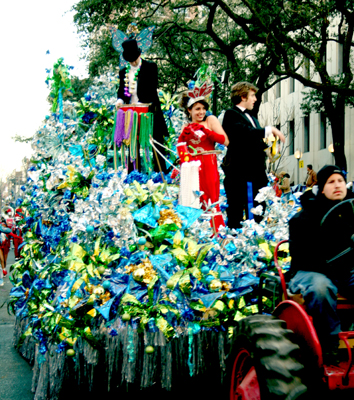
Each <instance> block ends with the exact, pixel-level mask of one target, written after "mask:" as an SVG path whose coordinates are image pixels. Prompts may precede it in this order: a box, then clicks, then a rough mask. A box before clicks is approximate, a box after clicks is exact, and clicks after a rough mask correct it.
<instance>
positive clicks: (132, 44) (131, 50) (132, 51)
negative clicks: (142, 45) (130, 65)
mask: <svg viewBox="0 0 354 400" xmlns="http://www.w3.org/2000/svg"><path fill="white" fill-rule="evenodd" d="M122 47H123V50H124V51H123V58H124V59H125V60H126V61H128V62H133V61H135V60H136V59H137V58H138V57H139V56H140V54H141V50H140V49H139V47H138V42H137V41H136V40H135V39H128V40H125V41H124V42H123V43H122Z"/></svg>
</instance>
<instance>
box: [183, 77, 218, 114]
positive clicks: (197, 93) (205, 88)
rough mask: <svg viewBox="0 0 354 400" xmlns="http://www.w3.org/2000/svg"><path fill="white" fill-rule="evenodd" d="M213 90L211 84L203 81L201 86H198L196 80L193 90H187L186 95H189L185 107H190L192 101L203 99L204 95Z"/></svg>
mask: <svg viewBox="0 0 354 400" xmlns="http://www.w3.org/2000/svg"><path fill="white" fill-rule="evenodd" d="M212 90H213V84H211V85H208V83H207V82H204V83H203V84H202V86H200V87H199V86H198V82H196V84H195V86H194V88H193V90H189V91H188V92H187V96H188V97H189V100H188V103H187V107H188V108H189V107H191V106H192V105H193V104H194V103H196V102H198V101H200V100H205V97H206V96H208V94H210V93H211V92H212Z"/></svg>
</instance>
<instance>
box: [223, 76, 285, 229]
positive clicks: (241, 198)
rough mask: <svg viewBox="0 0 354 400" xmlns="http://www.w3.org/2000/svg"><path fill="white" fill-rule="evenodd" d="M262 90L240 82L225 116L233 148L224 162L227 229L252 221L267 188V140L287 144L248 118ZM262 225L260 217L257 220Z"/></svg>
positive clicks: (233, 91) (226, 127) (232, 89)
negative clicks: (272, 138) (255, 204)
mask: <svg viewBox="0 0 354 400" xmlns="http://www.w3.org/2000/svg"><path fill="white" fill-rule="evenodd" d="M257 91H258V88H257V87H256V86H254V85H253V84H251V83H248V82H238V83H236V84H235V85H233V86H232V88H231V101H232V103H233V104H234V106H233V107H232V108H230V109H229V110H227V111H226V112H225V115H224V120H223V128H224V130H225V132H226V134H227V136H228V137H229V140H230V144H229V146H228V149H227V153H226V156H225V158H224V160H223V165H222V168H223V170H224V172H225V180H224V186H225V192H226V195H227V200H228V204H229V207H228V208H227V210H226V212H227V218H228V222H227V225H228V227H229V228H239V227H240V226H241V221H242V220H243V210H244V209H245V210H246V218H247V219H249V218H252V214H251V212H250V209H251V208H252V207H253V199H254V198H255V197H256V195H257V193H258V190H259V189H260V188H262V187H264V186H267V184H268V179H267V175H266V153H265V150H266V149H267V148H268V145H267V144H266V143H265V141H264V139H266V138H267V137H268V136H270V135H271V134H273V135H275V136H278V137H279V139H280V140H281V141H282V142H285V138H284V135H283V134H282V133H281V132H280V131H279V130H278V129H277V128H275V127H274V126H266V127H265V128H261V126H260V125H259V122H258V120H257V119H256V118H254V117H253V116H252V115H250V114H248V112H249V111H251V110H252V109H253V107H254V103H255V102H256V101H257V98H256V93H257ZM255 220H256V221H257V222H259V221H260V220H261V218H260V217H258V216H255Z"/></svg>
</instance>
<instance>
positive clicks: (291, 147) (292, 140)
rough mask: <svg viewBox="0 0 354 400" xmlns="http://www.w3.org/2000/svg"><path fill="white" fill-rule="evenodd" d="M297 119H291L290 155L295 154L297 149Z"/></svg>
mask: <svg viewBox="0 0 354 400" xmlns="http://www.w3.org/2000/svg"><path fill="white" fill-rule="evenodd" d="M294 132H295V121H294V120H292V121H289V156H291V155H293V154H294V149H295V143H294V142H295V134H294Z"/></svg>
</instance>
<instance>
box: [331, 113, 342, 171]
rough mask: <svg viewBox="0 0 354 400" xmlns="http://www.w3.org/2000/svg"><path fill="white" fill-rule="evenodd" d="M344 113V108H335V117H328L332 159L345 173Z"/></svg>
mask: <svg viewBox="0 0 354 400" xmlns="http://www.w3.org/2000/svg"><path fill="white" fill-rule="evenodd" d="M344 117H345V111H344V107H343V108H342V107H341V109H338V108H337V107H336V111H335V115H332V116H331V117H329V118H328V119H329V121H330V124H331V127H332V138H333V148H334V153H333V155H334V159H335V162H336V165H338V167H340V168H341V169H342V170H344V171H346V172H347V159H346V157H345V124H344Z"/></svg>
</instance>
